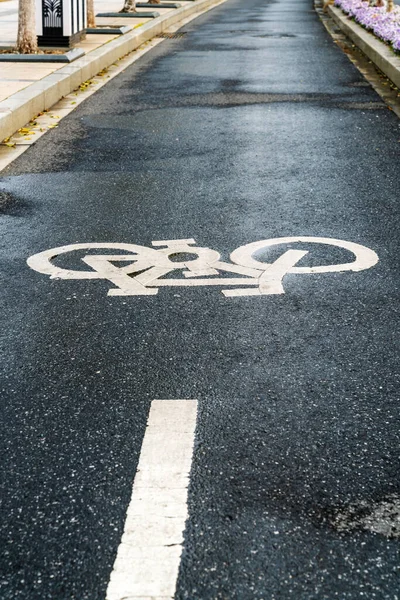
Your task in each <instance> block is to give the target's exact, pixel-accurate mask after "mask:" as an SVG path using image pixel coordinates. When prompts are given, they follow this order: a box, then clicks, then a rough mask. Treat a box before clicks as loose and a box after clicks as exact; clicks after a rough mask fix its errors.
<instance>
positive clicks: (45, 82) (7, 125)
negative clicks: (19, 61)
mask: <svg viewBox="0 0 400 600" xmlns="http://www.w3.org/2000/svg"><path fill="white" fill-rule="evenodd" d="M222 1H225V0H222ZM219 4H221V0H196V1H195V2H193V3H191V4H190V5H186V6H182V7H181V8H178V9H176V10H174V11H171V12H169V13H166V14H164V15H161V16H160V17H157V18H156V19H154V20H152V21H149V22H147V23H145V24H144V25H142V26H141V27H140V28H138V29H134V30H133V31H129V32H128V33H125V34H123V35H121V36H120V37H118V38H117V39H115V40H112V41H111V42H108V43H107V44H104V45H102V46H100V47H99V48H96V49H95V50H92V51H91V52H89V53H88V54H86V55H85V56H84V57H82V58H79V59H77V60H75V61H74V62H73V64H68V65H66V66H65V67H61V68H60V69H58V70H57V71H55V72H54V73H51V74H50V75H47V76H46V77H43V79H40V80H39V81H36V82H35V83H33V84H31V85H29V86H28V87H26V88H24V89H23V90H20V91H19V92H16V93H15V94H12V95H11V96H9V97H8V98H6V99H5V100H3V101H1V102H0V142H1V141H2V140H4V139H6V138H9V137H10V136H11V135H12V134H13V133H15V132H16V131H18V129H20V128H21V127H23V126H24V125H25V124H26V123H28V122H29V121H31V120H32V119H33V118H34V117H36V115H38V114H39V113H41V112H43V111H44V110H48V109H49V108H51V107H52V106H53V105H54V104H56V102H58V101H59V100H61V98H63V97H64V96H66V95H67V94H70V93H71V92H72V91H74V90H75V89H77V88H78V87H79V86H80V85H81V84H82V83H83V82H85V81H87V80H88V79H91V78H92V77H94V76H95V75H97V74H98V73H100V72H101V71H102V70H103V69H106V68H107V67H109V66H110V65H112V64H113V63H115V61H117V60H119V59H121V58H122V57H123V56H126V55H127V54H129V53H130V52H132V51H133V50H136V49H137V48H139V47H140V46H141V45H142V44H144V43H145V42H148V41H150V40H151V39H152V38H154V37H157V35H159V34H160V33H163V32H164V31H166V30H167V29H168V28H170V27H172V26H177V25H179V23H180V22H183V21H185V20H186V19H188V17H191V16H193V15H196V13H204V12H206V11H207V10H211V9H212V8H214V7H215V6H217V5H219ZM199 16H200V15H199Z"/></svg>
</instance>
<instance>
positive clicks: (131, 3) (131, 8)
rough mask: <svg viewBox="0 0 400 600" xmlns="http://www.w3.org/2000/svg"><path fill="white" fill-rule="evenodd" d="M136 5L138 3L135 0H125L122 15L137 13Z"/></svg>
mask: <svg viewBox="0 0 400 600" xmlns="http://www.w3.org/2000/svg"><path fill="white" fill-rule="evenodd" d="M135 3H136V2H135V0H124V7H123V9H122V10H120V11H119V12H122V13H130V12H136V9H135Z"/></svg>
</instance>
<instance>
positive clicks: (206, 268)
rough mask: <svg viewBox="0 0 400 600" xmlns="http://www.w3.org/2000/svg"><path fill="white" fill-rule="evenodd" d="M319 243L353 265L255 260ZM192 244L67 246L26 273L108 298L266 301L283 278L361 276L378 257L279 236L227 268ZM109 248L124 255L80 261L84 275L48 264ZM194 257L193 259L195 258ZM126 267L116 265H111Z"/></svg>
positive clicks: (348, 246)
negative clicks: (163, 292) (95, 283)
mask: <svg viewBox="0 0 400 600" xmlns="http://www.w3.org/2000/svg"><path fill="white" fill-rule="evenodd" d="M298 242H300V243H303V244H304V243H307V244H311V246H312V245H314V244H322V245H324V244H325V245H328V246H336V247H338V248H343V249H345V250H347V251H349V252H350V253H352V254H353V256H354V260H353V261H350V262H348V263H343V264H332V265H319V266H313V267H311V266H310V267H301V266H300V267H299V266H296V265H297V263H298V262H299V261H300V260H301V259H302V258H303V257H304V256H306V254H308V252H309V250H287V251H286V252H284V254H282V255H281V256H280V257H279V258H277V259H275V260H274V262H272V263H269V262H264V261H263V260H262V261H260V260H259V258H258V257H257V256H259V253H260V252H263V251H265V250H266V251H268V250H269V249H270V248H271V247H274V246H280V245H285V244H293V243H298ZM192 244H196V242H195V240H193V239H178V240H167V241H163V242H153V243H152V245H153V246H163V245H165V246H166V247H165V248H158V249H157V250H156V249H155V248H148V247H146V246H139V245H137V244H126V243H121V244H118V243H113V242H110V243H107V242H101V243H99V244H96V243H93V242H91V243H87V244H70V245H68V246H61V247H59V248H52V249H50V250H45V251H44V252H39V253H38V254H34V255H33V256H30V257H29V258H28V259H27V263H28V265H29V266H30V267H31V269H34V270H35V271H38V272H39V273H43V274H44V275H50V277H51V278H52V279H104V280H107V281H109V282H111V283H113V284H114V285H115V286H116V287H115V288H111V289H109V290H108V295H109V296H145V295H156V294H157V293H158V289H159V288H162V287H182V286H183V287H196V286H197V287H200V286H223V287H225V286H238V285H240V286H242V285H244V286H249V285H251V286H256V289H254V288H248V287H247V288H244V289H243V288H242V289H241V288H236V289H231V290H222V293H223V294H224V295H225V296H226V297H232V296H270V295H274V294H284V293H285V290H284V288H283V278H284V277H285V276H286V275H287V274H289V273H295V274H300V273H301V274H312V273H335V272H340V271H363V270H364V269H369V268H371V267H373V266H374V265H376V264H377V262H378V261H379V258H378V255H377V254H376V252H374V251H373V250H370V249H369V248H366V247H365V246H361V245H360V244H356V243H354V242H346V241H344V240H336V239H332V238H319V237H304V236H302V237H284V238H273V239H269V240H260V241H258V242H252V243H250V244H246V245H245V246H241V247H240V248H237V249H236V250H234V252H232V253H231V256H230V258H231V261H232V263H233V264H232V263H228V262H223V261H221V255H220V253H219V252H217V251H216V250H212V249H211V248H203V247H199V246H196V245H192ZM97 249H114V250H123V251H124V252H128V253H129V254H115V253H113V254H94V255H90V254H89V255H86V256H84V257H82V260H83V262H84V263H85V264H87V265H89V266H90V267H91V269H92V270H90V271H83V270H79V271H74V270H71V269H64V268H60V267H58V266H57V265H56V264H54V263H53V262H52V260H53V259H55V258H57V257H58V256H59V255H60V254H65V253H69V252H76V251H78V250H97ZM196 257H197V258H196ZM116 262H117V263H118V264H119V263H128V264H125V265H123V266H116V265H115V264H114V263H116ZM175 271H181V275H183V278H181V279H172V278H164V277H165V276H167V275H169V274H171V273H174V272H175ZM220 271H222V272H226V273H234V274H235V275H245V276H246V277H245V278H240V277H235V278H232V277H230V278H228V277H217V276H218V275H219V274H220Z"/></svg>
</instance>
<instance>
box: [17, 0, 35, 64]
mask: <svg viewBox="0 0 400 600" xmlns="http://www.w3.org/2000/svg"><path fill="white" fill-rule="evenodd" d="M17 50H18V52H20V53H21V54H35V52H37V51H38V45H37V36H36V20H35V0H19V4H18V37H17Z"/></svg>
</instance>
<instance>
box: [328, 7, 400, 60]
mask: <svg viewBox="0 0 400 600" xmlns="http://www.w3.org/2000/svg"><path fill="white" fill-rule="evenodd" d="M335 6H337V7H338V8H341V9H342V11H343V12H345V13H346V14H347V15H349V16H350V17H353V19H354V20H355V21H356V22H357V23H359V24H360V25H362V26H363V27H365V29H367V30H368V31H371V32H372V33H374V34H375V35H376V37H378V38H379V39H380V40H382V41H384V42H386V43H387V44H389V45H390V46H391V47H392V48H393V50H394V51H395V52H400V6H395V7H394V9H393V10H392V11H391V12H387V9H386V6H382V7H378V6H370V5H369V4H368V2H365V1H364V2H363V1H362V0H335Z"/></svg>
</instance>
